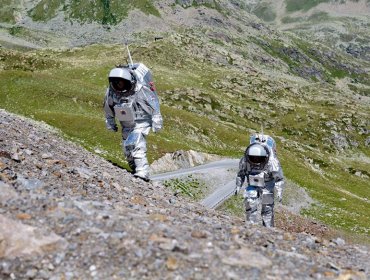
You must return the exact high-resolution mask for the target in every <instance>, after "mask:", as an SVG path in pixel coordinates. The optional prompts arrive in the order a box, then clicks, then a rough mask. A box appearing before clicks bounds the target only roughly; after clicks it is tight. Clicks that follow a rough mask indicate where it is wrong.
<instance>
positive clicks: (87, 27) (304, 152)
mask: <svg viewBox="0 0 370 280" xmlns="http://www.w3.org/2000/svg"><path fill="white" fill-rule="evenodd" d="M369 5H370V4H369V1H297V0H286V1H238V0H231V1H221V0H219V1H217V0H212V1H211V0H205V1H191V0H176V1H170V0H167V1H128V0H126V1H115V0H112V1H108V0H106V1H74V0H63V1H62V0H55V1H43V0H42V1H32V0H28V1H16V0H6V1H5V2H4V4H3V6H2V8H1V10H0V19H1V21H2V22H1V24H0V44H1V45H2V47H1V48H0V93H1V94H0V106H1V107H2V108H4V109H6V110H8V111H11V112H14V113H17V114H21V115H25V116H28V117H32V118H34V119H36V120H41V121H44V122H46V123H48V124H50V125H52V126H54V127H56V128H59V129H60V130H61V131H63V133H64V134H65V136H66V137H67V138H68V139H71V140H73V141H75V142H77V143H80V144H81V145H82V146H84V147H85V148H86V149H88V150H89V151H92V152H94V153H97V154H99V155H101V156H103V157H104V158H106V159H107V160H109V161H111V162H112V163H114V164H116V165H119V166H121V167H124V168H126V167H127V163H126V162H125V161H124V159H123V157H122V151H121V147H120V145H119V143H120V135H119V134H118V133H116V134H114V133H109V132H108V131H106V130H105V125H104V116H103V112H102V101H103V96H104V93H105V89H106V86H107V74H108V72H109V70H110V69H111V68H112V67H113V66H114V65H116V64H119V63H123V62H125V61H127V59H128V58H127V54H126V48H125V46H124V45H123V43H124V41H125V40H126V41H127V42H129V47H130V50H131V54H132V56H133V58H134V60H135V61H141V62H143V63H145V64H146V65H147V66H149V67H150V68H151V69H152V71H153V73H154V78H155V81H156V86H157V89H158V92H159V96H160V99H161V103H162V107H161V109H162V113H163V116H164V125H165V129H164V130H163V131H162V132H161V133H160V134H158V135H150V136H149V139H148V145H149V147H148V150H149V158H150V161H153V160H154V159H157V158H159V157H161V156H162V155H164V154H165V153H167V152H173V151H176V150H179V149H182V150H189V149H193V150H198V151H201V152H207V153H212V154H218V155H222V156H227V157H233V158H239V157H241V156H242V154H243V151H244V149H245V147H246V146H247V144H248V139H249V135H250V134H251V133H253V132H256V131H260V128H261V125H262V126H263V127H264V131H265V133H267V134H269V135H272V136H273V137H274V138H275V139H276V140H277V142H278V155H279V158H280V161H281V163H282V166H283V170H284V173H285V176H286V177H287V178H288V179H289V180H290V181H291V182H294V184H296V185H297V186H299V187H302V188H304V189H305V190H306V191H307V192H308V193H309V195H310V196H311V197H312V198H313V199H314V203H313V204H312V205H311V206H310V207H309V208H306V209H304V210H303V211H302V212H301V214H302V215H306V216H308V217H311V218H314V219H317V220H319V221H321V222H323V223H325V224H328V225H330V226H332V227H334V228H337V229H340V230H343V231H345V232H346V233H347V234H348V235H352V234H359V235H360V236H362V238H365V239H366V236H368V234H369V230H370V228H369V225H370V218H369V217H370V212H369V199H370V197H369V193H370V185H369V178H370V149H369V146H370V135H369V134H370V129H369V127H370V117H369V107H370V106H369V104H370V103H369V102H370V79H369V69H370V57H369V53H370V52H369V50H370V34H369V32H368V30H369V27H370V16H369V14H370V7H369ZM333 7H334V8H333ZM343 7H346V8H347V12H343V13H342V14H341V13H340V11H342V10H343V9H341V8H343ZM359 10H361V11H362V13H360V14H356V13H355V11H359ZM351 11H352V13H351ZM155 39H156V40H155ZM230 207H234V206H230ZM241 207H242V205H241V204H240V205H239V208H241Z"/></svg>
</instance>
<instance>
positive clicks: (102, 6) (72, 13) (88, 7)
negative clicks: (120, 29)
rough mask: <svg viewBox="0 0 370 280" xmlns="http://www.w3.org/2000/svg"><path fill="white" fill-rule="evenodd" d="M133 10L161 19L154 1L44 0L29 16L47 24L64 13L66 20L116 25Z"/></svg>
mask: <svg viewBox="0 0 370 280" xmlns="http://www.w3.org/2000/svg"><path fill="white" fill-rule="evenodd" d="M132 9H139V10H141V11H142V12H144V13H145V14H148V15H149V14H150V15H154V16H156V17H160V13H159V11H158V10H157V9H156V8H155V6H154V5H153V3H152V1H148V0H124V1H122V0H93V1H87V0H72V1H68V2H67V1H65V0H52V1H49V0H42V1H41V2H39V3H38V4H37V5H36V6H35V7H34V8H33V9H32V10H30V11H29V15H30V17H31V18H32V19H33V20H34V21H44V22H46V21H48V20H50V19H52V18H54V17H55V16H56V15H57V13H58V12H62V11H63V12H64V17H65V19H66V20H71V21H73V20H77V21H78V22H80V23H91V22H98V23H101V24H111V25H115V24H118V23H119V22H121V21H122V20H123V19H125V18H126V17H127V15H128V13H129V11H130V10H132Z"/></svg>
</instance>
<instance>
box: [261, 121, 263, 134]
mask: <svg viewBox="0 0 370 280" xmlns="http://www.w3.org/2000/svg"><path fill="white" fill-rule="evenodd" d="M261 135H262V137H263V123H261Z"/></svg>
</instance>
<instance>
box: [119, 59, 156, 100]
mask: <svg viewBox="0 0 370 280" xmlns="http://www.w3.org/2000/svg"><path fill="white" fill-rule="evenodd" d="M117 67H118V68H128V69H129V70H130V72H131V74H132V75H133V76H134V78H135V79H136V81H137V82H139V83H140V84H141V85H143V86H145V87H147V88H149V89H150V90H151V91H153V92H155V93H156V88H155V86H154V81H153V76H152V72H151V71H150V69H149V68H148V67H146V66H145V65H144V64H143V63H134V64H132V65H118V66H117Z"/></svg>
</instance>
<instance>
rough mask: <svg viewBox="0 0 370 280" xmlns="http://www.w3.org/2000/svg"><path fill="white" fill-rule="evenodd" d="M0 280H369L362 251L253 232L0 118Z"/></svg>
mask: <svg viewBox="0 0 370 280" xmlns="http://www.w3.org/2000/svg"><path fill="white" fill-rule="evenodd" d="M0 116H1V121H0V129H1V139H0V143H1V145H0V147H1V148H0V156H1V157H0V172H1V173H0V176H1V177H0V178H1V181H0V189H1V191H0V205H1V207H0V209H1V210H0V225H1V226H0V278H1V279H81V278H83V279H86V278H89V279H122V278H124V279H224V278H225V277H226V278H228V279H245V278H248V279H297V278H298V279H368V277H369V273H370V272H369V266H368V262H367V260H368V259H367V256H368V254H369V248H367V247H364V246H360V245H349V244H345V242H344V241H343V240H342V239H340V238H336V239H334V240H331V241H328V240H325V239H322V238H319V237H315V236H311V235H308V234H304V233H301V234H294V233H289V232H283V231H281V230H278V229H266V228H262V227H259V226H249V227H245V225H244V222H243V221H242V220H241V219H238V218H234V217H230V216H227V215H223V214H221V213H219V212H216V211H209V210H207V209H205V208H203V207H201V206H200V205H198V204H195V203H192V202H190V201H188V200H186V199H185V198H182V197H177V196H174V195H173V194H172V193H171V192H170V191H169V190H167V189H166V188H164V187H163V186H162V185H161V184H157V183H145V182H143V181H141V180H137V179H134V178H133V177H132V176H131V175H130V174H129V173H128V172H127V171H125V170H122V169H120V168H117V167H115V166H113V165H111V164H110V163H109V162H107V161H105V160H103V159H101V158H99V157H97V156H96V155H93V154H91V153H89V152H87V151H85V150H84V149H82V148H81V147H79V146H77V145H75V144H73V143H70V142H68V141H66V140H64V139H62V138H61V136H60V135H59V133H58V132H56V131H54V130H53V129H51V128H50V127H48V126H46V125H44V124H40V123H36V122H34V121H32V120H27V119H24V118H20V117H18V116H16V115H13V114H9V113H7V112H6V111H3V110H2V111H0Z"/></svg>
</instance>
